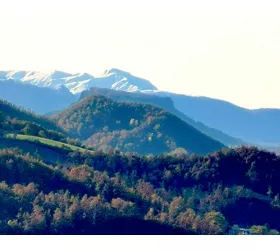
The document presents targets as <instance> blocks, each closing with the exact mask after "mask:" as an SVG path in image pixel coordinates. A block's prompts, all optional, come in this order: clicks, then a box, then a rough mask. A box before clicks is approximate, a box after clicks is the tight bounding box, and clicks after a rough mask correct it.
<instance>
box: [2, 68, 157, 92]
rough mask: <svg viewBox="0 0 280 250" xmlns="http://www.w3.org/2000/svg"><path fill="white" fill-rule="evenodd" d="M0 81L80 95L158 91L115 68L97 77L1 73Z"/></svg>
mask: <svg viewBox="0 0 280 250" xmlns="http://www.w3.org/2000/svg"><path fill="white" fill-rule="evenodd" d="M0 79H3V80H8V79H12V80H15V81H17V82H20V83H23V84H32V85H35V86H38V87H49V88H52V89H61V88H63V87H66V88H67V89H69V91H70V92H71V93H73V94H80V93H81V92H82V91H84V90H88V89H90V88H92V87H98V88H109V89H115V90H123V91H128V92H133V91H143V90H156V89H157V88H156V87H155V86H154V85H153V84H152V83H151V82H149V81H148V80H145V79H142V78H139V77H136V76H133V75H131V74H130V73H128V72H125V71H122V70H119V69H115V68H112V69H110V70H106V71H105V72H104V74H102V75H101V76H96V77H94V76H92V75H90V74H87V73H77V74H70V73H65V72H61V71H53V72H49V73H42V72H37V71H1V72H0Z"/></svg>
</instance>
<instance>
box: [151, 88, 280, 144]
mask: <svg viewBox="0 0 280 250" xmlns="http://www.w3.org/2000/svg"><path fill="white" fill-rule="evenodd" d="M156 95H160V96H165V97H166V96H168V97H170V98H171V99H172V100H173V101H174V106H175V108H176V109H178V110H179V111H181V112H182V113H184V114H185V115H187V116H189V117H190V118H192V119H194V120H196V121H200V122H202V123H204V124H206V125H207V126H209V127H212V128H216V129H218V130H220V131H223V132H224V133H226V134H229V135H231V136H233V137H235V138H240V139H242V140H243V141H245V142H247V143H249V144H254V145H257V146H263V147H275V146H279V145H280V132H279V127H280V109H254V110H250V109H246V108H241V107H239V106H237V105H234V104H232V103H230V102H226V101H223V100H218V99H213V98H209V97H195V96H187V95H178V94H173V93H168V92H157V93H156Z"/></svg>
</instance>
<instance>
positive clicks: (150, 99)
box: [80, 88, 246, 146]
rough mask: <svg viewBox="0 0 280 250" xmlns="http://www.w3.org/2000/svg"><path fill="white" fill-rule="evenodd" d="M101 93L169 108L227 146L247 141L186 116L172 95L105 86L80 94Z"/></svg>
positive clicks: (118, 99)
mask: <svg viewBox="0 0 280 250" xmlns="http://www.w3.org/2000/svg"><path fill="white" fill-rule="evenodd" d="M95 94H100V95H104V96H106V97H108V98H111V99H113V100H114V101H120V102H137V103H144V104H151V105H154V106H157V107H159V108H162V109H165V110H167V111H168V112H169V113H171V114H173V115H176V116H177V117H179V118H180V119H182V120H183V121H185V122H186V123H188V124H189V125H191V126H193V127H194V128H196V129H197V130H199V131H201V132H203V133H204V134H206V135H208V136H210V137H212V138H213V139H215V140H217V141H220V142H222V143H223V144H225V145H227V146H240V145H242V144H243V145H244V144H246V143H244V142H242V141H241V140H239V139H236V138H233V137H231V136H229V135H227V134H225V133H223V132H221V131H219V130H217V129H213V128H210V127H207V126H206V125H204V124H203V123H201V122H196V121H194V120H193V119H191V118H189V117H188V116H186V115H185V114H184V113H182V112H180V111H179V110H177V109H176V108H175V107H174V103H173V101H172V99H171V98H170V97H161V96H156V95H148V94H143V93H140V92H125V91H116V90H112V89H103V88H91V89H90V90H86V91H83V92H82V93H81V95H80V100H81V99H83V98H85V97H87V96H90V95H95Z"/></svg>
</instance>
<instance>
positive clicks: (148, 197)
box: [0, 147, 280, 234]
mask: <svg viewBox="0 0 280 250" xmlns="http://www.w3.org/2000/svg"><path fill="white" fill-rule="evenodd" d="M60 152H61V153H63V151H60ZM64 154H65V157H66V159H68V162H67V163H66V164H64V163H63V161H62V162H57V163H54V165H47V164H45V163H44V160H42V159H40V158H38V156H37V157H36V158H33V157H31V156H30V154H26V155H24V154H22V153H21V152H19V151H18V150H15V149H13V150H11V149H5V150H0V198H1V214H0V221H1V223H0V234H127V233H129V234H229V233H230V232H231V228H232V227H233V226H234V228H235V229H238V227H242V228H244V227H245V228H248V229H250V230H249V231H250V233H251V234H279V233H278V231H276V230H275V229H277V230H279V229H280V225H279V220H280V209H279V208H280V202H279V193H280V186H279V181H278V180H279V174H280V171H279V169H280V159H279V157H277V156H276V155H275V154H272V153H268V152H265V151H260V150H258V149H256V148H244V147H243V148H238V149H226V150H223V151H218V152H215V153H213V154H211V155H207V156H203V157H200V156H191V157H186V156H183V155H181V156H180V155H179V156H177V157H174V156H170V155H169V156H168V155H161V156H156V157H150V156H149V157H147V156H135V155H124V154H120V153H118V152H116V153H110V154H104V153H101V152H97V153H96V154H86V153H82V152H69V151H68V152H66V151H65V152H64Z"/></svg>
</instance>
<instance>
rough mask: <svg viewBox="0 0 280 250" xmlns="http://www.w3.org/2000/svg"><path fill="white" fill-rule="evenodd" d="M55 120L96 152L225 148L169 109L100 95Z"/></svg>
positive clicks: (72, 108)
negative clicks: (114, 99)
mask: <svg viewBox="0 0 280 250" xmlns="http://www.w3.org/2000/svg"><path fill="white" fill-rule="evenodd" d="M54 120H55V121H56V122H57V124H58V125H59V126H60V127H62V128H63V129H64V130H65V131H67V132H68V133H69V134H70V135H71V136H72V137H74V138H78V139H80V140H82V141H85V143H84V144H85V145H86V146H87V147H91V148H93V149H95V150H97V149H101V150H103V151H108V150H110V149H118V150H120V151H122V152H134V153H138V154H161V153H167V152H170V151H172V150H175V149H176V148H184V149H185V150H186V151H188V152H189V153H197V154H206V153H210V152H214V151H215V150H218V149H221V148H223V147H225V146H224V145H223V144H222V143H220V142H218V141H216V140H214V139H212V138H210V137H208V136H207V135H205V134H203V133H202V132H200V131H198V130H197V129H195V128H194V127H192V126H190V125H189V124H187V123H186V122H184V121H183V120H181V119H179V118H178V117H176V116H175V115H172V114H170V113H168V112H167V111H166V110H163V109H160V108H157V107H155V106H152V105H148V104H140V103H126V102H116V101H113V100H112V99H109V98H107V97H105V96H101V95H93V96H90V97H86V98H84V99H82V100H81V101H80V102H78V103H76V104H74V105H73V106H71V107H70V108H68V109H66V110H64V111H62V112H60V113H59V114H56V115H55V116H54Z"/></svg>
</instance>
